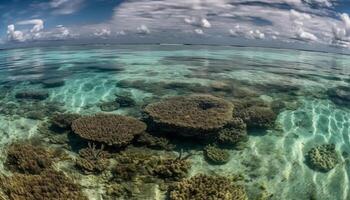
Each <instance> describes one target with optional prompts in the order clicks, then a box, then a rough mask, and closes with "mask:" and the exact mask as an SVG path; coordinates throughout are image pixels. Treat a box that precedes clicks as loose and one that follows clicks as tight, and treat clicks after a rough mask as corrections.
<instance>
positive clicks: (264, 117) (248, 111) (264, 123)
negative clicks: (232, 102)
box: [234, 105, 277, 129]
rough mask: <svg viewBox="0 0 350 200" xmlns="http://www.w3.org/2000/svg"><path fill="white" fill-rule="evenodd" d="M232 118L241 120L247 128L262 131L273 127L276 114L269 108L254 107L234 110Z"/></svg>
mask: <svg viewBox="0 0 350 200" xmlns="http://www.w3.org/2000/svg"><path fill="white" fill-rule="evenodd" d="M234 116H235V117H239V118H241V119H242V120H243V121H244V122H245V123H246V124H247V127H248V128H262V129H267V128H271V127H273V125H274V123H275V120H276V118H277V115H276V113H275V112H274V111H273V110H272V109H271V108H270V107H263V106H256V105H254V106H250V107H243V108H240V109H239V108H238V109H235V112H234Z"/></svg>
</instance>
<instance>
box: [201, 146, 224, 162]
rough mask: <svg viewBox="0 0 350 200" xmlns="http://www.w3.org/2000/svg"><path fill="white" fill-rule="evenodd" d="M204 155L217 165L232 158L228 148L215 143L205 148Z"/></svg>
mask: <svg viewBox="0 0 350 200" xmlns="http://www.w3.org/2000/svg"><path fill="white" fill-rule="evenodd" d="M204 157H205V158H206V160H207V161H208V162H209V163H211V164H215V165H222V164H225V163H227V162H228V161H229V160H230V154H229V152H228V151H227V150H225V149H220V148H218V147H216V146H213V145H208V146H206V147H205V148H204Z"/></svg>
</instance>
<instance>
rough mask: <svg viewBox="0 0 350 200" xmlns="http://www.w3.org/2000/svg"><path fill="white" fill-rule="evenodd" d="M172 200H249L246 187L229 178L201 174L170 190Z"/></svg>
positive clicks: (177, 184) (181, 182)
mask: <svg viewBox="0 0 350 200" xmlns="http://www.w3.org/2000/svg"><path fill="white" fill-rule="evenodd" d="M169 199H170V200H187V199H191V200H203V199H206V200H216V199H221V200H247V199H248V197H247V194H246V191H245V187H244V186H242V185H238V184H236V183H235V182H234V181H232V180H231V179H229V178H226V177H221V176H209V175H203V174H199V175H196V176H194V177H192V178H190V179H184V180H182V181H180V182H178V183H176V184H175V185H174V186H173V187H171V188H170V192H169Z"/></svg>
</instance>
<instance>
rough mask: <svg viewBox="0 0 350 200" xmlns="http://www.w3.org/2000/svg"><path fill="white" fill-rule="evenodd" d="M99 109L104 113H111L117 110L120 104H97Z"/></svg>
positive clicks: (111, 102)
mask: <svg viewBox="0 0 350 200" xmlns="http://www.w3.org/2000/svg"><path fill="white" fill-rule="evenodd" d="M99 107H100V109H101V110H102V111H104V112H112V111H115V110H118V108H119V107H120V104H119V103H118V102H116V101H109V102H103V103H100V104H99Z"/></svg>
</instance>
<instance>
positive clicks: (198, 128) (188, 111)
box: [144, 95, 233, 137]
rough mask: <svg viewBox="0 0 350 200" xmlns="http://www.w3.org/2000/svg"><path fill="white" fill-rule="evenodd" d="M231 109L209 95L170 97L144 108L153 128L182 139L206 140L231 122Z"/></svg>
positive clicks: (229, 104)
mask: <svg viewBox="0 0 350 200" xmlns="http://www.w3.org/2000/svg"><path fill="white" fill-rule="evenodd" d="M232 111H233V105H232V104H231V103H230V102H228V101H226V100H224V99H220V98H217V97H214V96H211V95H193V96H179V97H172V98H169V99H166V100H163V101H160V102H158V103H153V104H149V105H147V106H146V107H145V109H144V112H145V118H146V120H148V121H149V122H150V123H151V124H152V126H153V127H154V128H157V129H158V130H162V131H165V132H176V134H181V135H183V136H196V137H206V136H207V135H208V134H215V133H216V131H218V130H219V129H220V128H222V127H223V126H225V125H226V124H228V123H230V122H231V121H232Z"/></svg>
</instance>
